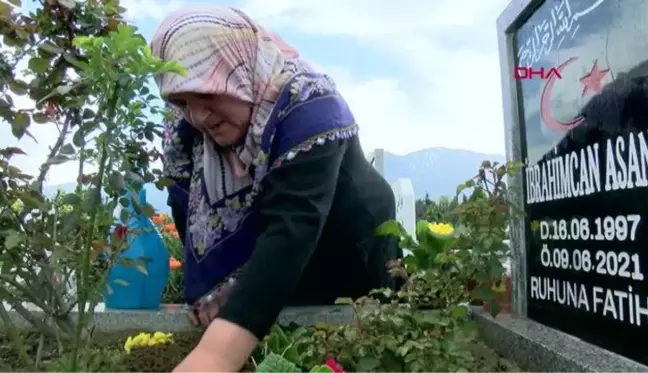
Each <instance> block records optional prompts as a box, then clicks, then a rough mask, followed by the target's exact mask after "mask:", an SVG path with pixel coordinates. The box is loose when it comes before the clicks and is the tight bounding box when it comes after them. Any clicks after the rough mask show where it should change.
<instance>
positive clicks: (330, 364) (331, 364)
mask: <svg viewBox="0 0 648 373" xmlns="http://www.w3.org/2000/svg"><path fill="white" fill-rule="evenodd" d="M326 366H327V367H329V368H331V370H332V371H334V372H344V369H342V367H341V366H340V364H338V362H337V361H335V359H327V360H326Z"/></svg>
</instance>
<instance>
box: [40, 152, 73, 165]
mask: <svg viewBox="0 0 648 373" xmlns="http://www.w3.org/2000/svg"><path fill="white" fill-rule="evenodd" d="M69 160H70V158H69V157H68V156H65V155H63V154H58V155H55V156H53V157H52V158H50V159H48V160H47V162H45V163H46V164H49V165H56V164H63V163H65V162H67V161H69Z"/></svg>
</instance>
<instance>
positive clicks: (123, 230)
mask: <svg viewBox="0 0 648 373" xmlns="http://www.w3.org/2000/svg"><path fill="white" fill-rule="evenodd" d="M126 234H128V227H125V226H123V225H121V224H119V225H117V227H115V235H116V236H117V239H119V240H123V239H124V238H126Z"/></svg>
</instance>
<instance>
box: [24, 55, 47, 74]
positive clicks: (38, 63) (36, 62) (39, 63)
mask: <svg viewBox="0 0 648 373" xmlns="http://www.w3.org/2000/svg"><path fill="white" fill-rule="evenodd" d="M27 65H28V66H29V68H30V69H32V71H33V72H35V73H43V72H45V71H47V69H48V68H49V60H47V59H46V58H39V57H32V58H30V59H29V62H28V63H27Z"/></svg>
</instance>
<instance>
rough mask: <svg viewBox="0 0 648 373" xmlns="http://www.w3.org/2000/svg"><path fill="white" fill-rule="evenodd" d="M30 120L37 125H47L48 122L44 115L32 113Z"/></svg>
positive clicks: (46, 116) (47, 117)
mask: <svg viewBox="0 0 648 373" xmlns="http://www.w3.org/2000/svg"><path fill="white" fill-rule="evenodd" d="M32 119H33V120H34V122H36V123H39V124H43V123H47V122H49V120H50V119H49V116H48V115H47V114H44V113H34V114H32Z"/></svg>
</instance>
